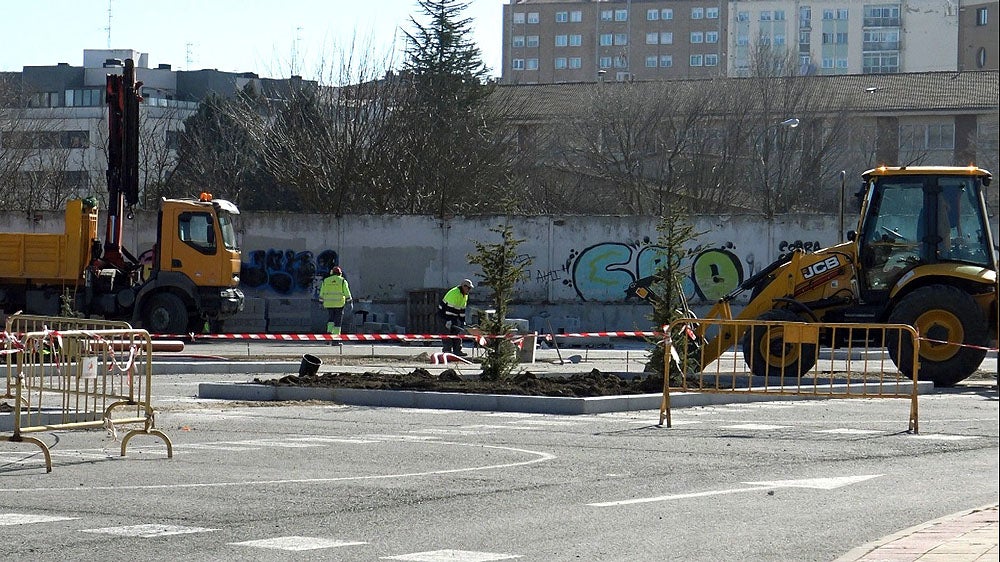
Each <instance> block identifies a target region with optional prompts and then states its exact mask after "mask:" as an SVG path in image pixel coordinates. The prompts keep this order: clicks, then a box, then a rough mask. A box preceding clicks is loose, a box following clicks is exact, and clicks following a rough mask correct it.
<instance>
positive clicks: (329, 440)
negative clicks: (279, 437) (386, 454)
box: [289, 437, 379, 445]
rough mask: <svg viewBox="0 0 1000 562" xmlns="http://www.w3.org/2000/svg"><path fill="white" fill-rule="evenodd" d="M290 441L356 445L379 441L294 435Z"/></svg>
mask: <svg viewBox="0 0 1000 562" xmlns="http://www.w3.org/2000/svg"><path fill="white" fill-rule="evenodd" d="M289 441H316V442H318V443H354V444H356V445H369V444H371V443H379V441H378V440H375V439H352V438H350V437H293V438H291V439H289Z"/></svg>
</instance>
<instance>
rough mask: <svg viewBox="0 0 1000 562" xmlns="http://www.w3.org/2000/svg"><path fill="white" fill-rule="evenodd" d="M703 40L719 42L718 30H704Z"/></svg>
mask: <svg viewBox="0 0 1000 562" xmlns="http://www.w3.org/2000/svg"><path fill="white" fill-rule="evenodd" d="M705 42H706V43H718V42H719V32H718V31H706V32H705Z"/></svg>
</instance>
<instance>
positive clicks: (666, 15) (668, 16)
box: [660, 8, 674, 20]
mask: <svg viewBox="0 0 1000 562" xmlns="http://www.w3.org/2000/svg"><path fill="white" fill-rule="evenodd" d="M660 19H661V20H672V19H674V10H673V8H664V9H662V10H660Z"/></svg>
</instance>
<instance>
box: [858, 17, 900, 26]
mask: <svg viewBox="0 0 1000 562" xmlns="http://www.w3.org/2000/svg"><path fill="white" fill-rule="evenodd" d="M899 21H900V20H899V18H865V19H864V26H865V27H899Z"/></svg>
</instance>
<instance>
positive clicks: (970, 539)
mask: <svg viewBox="0 0 1000 562" xmlns="http://www.w3.org/2000/svg"><path fill="white" fill-rule="evenodd" d="M646 347H647V346H646V344H643V343H641V342H624V343H622V342H619V343H616V344H614V345H610V344H609V345H605V346H591V347H587V346H564V347H562V348H561V349H556V348H548V347H544V346H540V348H539V349H538V350H537V351H536V353H535V362H534V363H532V364H531V365H530V369H531V370H532V372H548V373H554V374H558V373H559V372H567V366H569V368H571V369H572V370H573V371H574V372H580V369H581V368H584V369H586V370H590V369H592V368H597V369H600V370H602V371H605V372H616V373H626V374H627V373H638V372H641V371H642V370H643V367H644V365H645V361H646ZM437 351H439V349H438V347H437V346H436V345H434V344H432V343H430V342H427V343H424V342H416V343H408V344H404V345H399V344H395V343H388V344H387V343H383V342H374V343H369V342H357V343H355V342H347V343H344V344H342V345H338V344H334V345H330V344H328V343H325V342H259V341H229V340H222V341H220V340H202V341H198V342H188V343H187V345H186V346H185V349H184V351H183V352H179V353H172V354H164V356H162V357H160V358H158V362H159V361H161V360H162V361H176V362H182V363H187V369H188V370H189V371H190V370H195V369H201V368H209V369H211V368H218V367H219V366H220V365H219V363H218V361H219V360H223V361H226V362H232V363H240V362H246V361H255V362H265V363H268V364H270V370H273V371H284V372H296V371H297V368H298V365H299V361H300V360H301V358H302V357H303V356H304V355H305V354H309V355H311V356H313V357H317V358H319V359H320V360H321V361H322V363H323V367H321V371H322V370H324V369H332V368H337V369H339V370H345V371H350V370H362V371H364V370H367V371H370V370H381V369H391V370H401V369H412V368H416V367H425V368H427V367H430V366H433V367H436V368H438V369H443V368H447V367H451V368H456V369H457V370H459V371H460V372H463V373H474V372H477V371H478V365H476V364H469V363H465V362H461V361H459V362H455V361H452V362H451V363H450V364H448V365H444V364H441V363H438V364H434V363H433V354H434V353H436V352H437ZM473 355H475V353H473ZM166 356H169V358H168V357H166ZM996 357H997V354H996V352H995V351H994V352H991V353H990V354H989V356H988V357H987V359H986V361H985V362H984V364H983V366H982V368H981V371H980V372H979V373H977V375H974V376H973V377H971V378H970V380H969V381H966V383H965V384H977V385H985V386H986V387H987V388H990V389H991V391H992V392H993V393H994V394H995V393H996V392H997V379H996V373H997V359H996ZM199 365H201V367H199ZM209 365H214V366H215V367H209ZM991 374H992V377H991ZM997 507H998V504H997V503H993V504H991V505H986V506H970V508H969V509H967V510H964V511H961V512H958V513H955V514H952V515H949V516H946V517H943V518H939V519H934V520H932V521H927V522H926V523H923V524H921V525H917V526H915V527H911V528H909V529H904V530H901V531H899V532H897V533H894V534H892V535H889V536H886V537H884V538H882V539H881V540H879V541H875V542H873V543H869V544H865V545H861V546H858V547H857V548H854V549H852V550H851V551H850V552H848V553H846V554H845V555H844V556H842V557H840V558H838V559H837V560H836V562H853V561H859V562H860V561H866V562H868V561H879V560H885V561H888V560H891V561H904V560H921V561H935V560H940V561H948V562H973V561H985V560H990V561H996V560H997V559H998V544H1000V538H998V533H1000V524H998V519H997V513H998V509H997Z"/></svg>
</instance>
